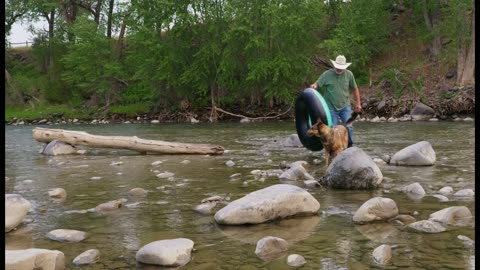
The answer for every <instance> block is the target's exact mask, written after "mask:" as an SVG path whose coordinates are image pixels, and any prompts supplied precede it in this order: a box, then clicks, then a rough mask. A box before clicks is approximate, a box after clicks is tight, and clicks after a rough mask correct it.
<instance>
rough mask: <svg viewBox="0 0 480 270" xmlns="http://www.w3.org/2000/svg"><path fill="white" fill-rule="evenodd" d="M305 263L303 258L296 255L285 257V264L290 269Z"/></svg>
mask: <svg viewBox="0 0 480 270" xmlns="http://www.w3.org/2000/svg"><path fill="white" fill-rule="evenodd" d="M306 263H307V261H305V258H304V257H303V256H301V255H298V254H290V255H288V257H287V264H288V265H290V266H292V267H300V266H302V265H304V264H306Z"/></svg>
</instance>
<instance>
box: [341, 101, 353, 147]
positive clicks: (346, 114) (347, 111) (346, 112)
mask: <svg viewBox="0 0 480 270" xmlns="http://www.w3.org/2000/svg"><path fill="white" fill-rule="evenodd" d="M339 116H340V119H342V124H345V123H347V121H348V119H350V117H352V106H350V105H349V106H347V107H345V108H343V109H341V110H340V112H339ZM347 130H348V147H351V146H352V145H353V126H349V127H348V128H347Z"/></svg>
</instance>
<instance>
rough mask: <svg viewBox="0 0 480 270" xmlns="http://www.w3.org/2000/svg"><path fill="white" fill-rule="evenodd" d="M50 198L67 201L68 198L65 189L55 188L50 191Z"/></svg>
mask: <svg viewBox="0 0 480 270" xmlns="http://www.w3.org/2000/svg"><path fill="white" fill-rule="evenodd" d="M48 196H50V197H51V198H54V199H60V200H65V199H66V198H67V192H66V191H65V189H63V188H54V189H52V190H49V191H48Z"/></svg>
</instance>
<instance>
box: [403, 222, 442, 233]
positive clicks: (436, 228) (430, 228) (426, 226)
mask: <svg viewBox="0 0 480 270" xmlns="http://www.w3.org/2000/svg"><path fill="white" fill-rule="evenodd" d="M407 226H408V227H409V228H411V229H414V230H416V231H420V232H426V233H439V232H443V231H445V230H446V229H445V227H443V226H442V225H441V224H440V223H438V222H436V221H431V220H420V221H417V222H413V223H410V224H408V225H407Z"/></svg>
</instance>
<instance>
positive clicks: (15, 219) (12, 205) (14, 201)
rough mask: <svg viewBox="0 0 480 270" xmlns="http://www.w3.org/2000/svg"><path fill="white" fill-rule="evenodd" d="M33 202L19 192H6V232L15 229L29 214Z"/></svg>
mask: <svg viewBox="0 0 480 270" xmlns="http://www.w3.org/2000/svg"><path fill="white" fill-rule="evenodd" d="M31 206H32V205H31V203H30V202H29V201H28V200H26V199H24V198H23V197H22V196H21V195H18V194H5V232H9V231H11V230H13V229H15V228H16V227H17V226H18V225H19V224H20V223H22V221H23V219H24V218H25V216H26V215H27V213H28V211H29V210H30V208H31Z"/></svg>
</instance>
